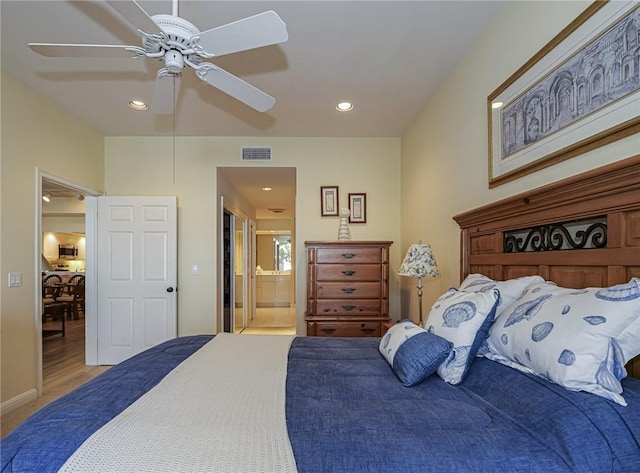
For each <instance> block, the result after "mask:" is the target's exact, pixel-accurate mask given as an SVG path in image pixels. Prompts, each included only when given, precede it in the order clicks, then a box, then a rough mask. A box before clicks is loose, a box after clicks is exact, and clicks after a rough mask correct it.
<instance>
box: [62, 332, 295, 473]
mask: <svg viewBox="0 0 640 473" xmlns="http://www.w3.org/2000/svg"><path fill="white" fill-rule="evenodd" d="M292 340H293V337H290V336H268V335H233V334H226V333H223V334H218V335H217V336H216V337H215V338H214V339H213V340H212V341H211V342H209V343H208V344H206V345H205V346H204V347H202V348H201V349H200V350H198V351H197V352H196V353H195V354H194V355H193V356H191V357H189V358H188V359H187V360H185V361H184V362H183V363H182V364H180V365H178V366H177V367H176V368H175V369H174V370H173V371H172V372H171V373H169V374H168V375H167V376H166V377H165V378H164V379H163V380H162V381H161V382H160V383H159V384H158V385H157V386H156V387H155V388H153V389H152V390H151V391H149V392H148V393H147V394H145V395H144V396H143V397H141V398H140V399H138V400H137V401H136V402H135V403H133V404H132V405H131V406H129V407H128V408H127V409H126V410H124V411H123V412H122V413H121V414H120V415H118V416H117V417H115V418H114V419H113V420H111V421H110V422H109V423H107V424H106V425H105V426H104V427H102V428H101V429H100V430H98V431H97V432H96V433H94V434H93V435H92V436H91V437H89V438H88V439H87V440H86V441H85V442H84V443H83V444H82V446H81V447H80V448H79V449H78V450H77V451H76V452H75V453H74V454H73V456H72V457H71V458H69V460H68V461H67V462H66V463H65V465H64V466H63V467H62V469H61V470H60V471H62V472H71V471H73V472H83V473H84V472H87V473H88V472H100V473H105V472H119V473H122V472H136V473H142V472H153V473H156V472H185V473H186V472H294V471H296V465H295V460H294V457H293V451H292V449H291V444H290V443H289V436H288V434H287V426H286V419H285V382H286V370H287V356H288V351H289V346H290V344H291V341H292Z"/></svg>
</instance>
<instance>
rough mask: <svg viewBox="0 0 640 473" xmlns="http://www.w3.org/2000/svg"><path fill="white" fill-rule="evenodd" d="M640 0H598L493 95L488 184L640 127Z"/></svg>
mask: <svg viewBox="0 0 640 473" xmlns="http://www.w3.org/2000/svg"><path fill="white" fill-rule="evenodd" d="M638 31H640V5H639V4H638V3H637V2H636V1H608V0H605V1H595V2H593V3H592V4H591V5H590V6H589V7H588V8H587V9H586V10H585V11H584V12H583V13H582V14H581V15H579V16H578V17H577V18H576V19H575V20H574V21H573V22H572V23H571V24H569V25H568V26H567V27H566V28H565V29H564V30H563V31H562V32H561V33H560V34H558V35H557V36H556V37H555V38H554V39H553V40H551V41H550V42H549V43H548V44H547V45H546V46H545V47H544V48H542V49H541V50H540V51H539V52H538V53H537V54H536V55H535V56H534V57H532V58H531V59H530V60H529V61H528V62H527V63H526V64H525V65H523V66H522V67H521V68H520V69H519V70H518V71H517V72H515V73H514V74H513V75H512V76H511V77H510V78H509V79H507V81H505V82H504V83H503V84H502V85H500V87H498V88H497V89H496V90H495V91H494V92H492V93H491V94H490V95H489V96H488V98H487V113H488V122H489V187H495V186H498V185H500V184H504V183H505V182H508V181H511V180H513V179H517V178H518V177H521V176H523V175H526V174H528V173H531V172H534V171H537V170H539V169H542V168H544V167H547V166H550V165H552V164H555V163H557V162H559V161H562V160H565V159H568V158H571V157H574V156H577V155H579V154H582V153H584V152H586V151H588V150H591V149H594V148H597V147H599V146H602V145H605V144H607V143H610V142H612V141H615V140H618V139H621V138H624V137H626V136H629V135H631V134H633V133H637V132H639V131H640V114H639V113H638V102H639V101H640V74H638V70H637V69H638V46H639V44H640V36H639V34H638Z"/></svg>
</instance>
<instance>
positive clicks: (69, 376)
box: [0, 318, 109, 437]
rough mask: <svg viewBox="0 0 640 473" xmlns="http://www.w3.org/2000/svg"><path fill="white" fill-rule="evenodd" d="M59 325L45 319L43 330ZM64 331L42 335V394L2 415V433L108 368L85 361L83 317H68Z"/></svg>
mask: <svg viewBox="0 0 640 473" xmlns="http://www.w3.org/2000/svg"><path fill="white" fill-rule="evenodd" d="M58 327H60V322H51V321H48V322H47V323H45V324H43V325H42V328H43V329H44V330H47V329H54V330H55V329H57V328H58ZM65 331H66V333H65V336H64V337H62V336H61V335H52V336H50V337H46V338H43V339H42V353H43V366H42V368H43V369H42V374H43V383H42V396H40V397H39V398H37V399H35V400H34V401H31V402H29V403H28V404H25V405H24V406H21V407H19V408H17V409H15V410H13V411H11V412H9V413H7V414H4V415H3V416H2V420H1V422H0V431H1V434H0V435H1V436H2V437H4V436H5V435H6V434H8V433H9V432H11V431H12V430H13V429H14V428H15V426H16V425H18V424H19V423H20V422H22V421H23V420H24V419H26V418H27V417H28V416H29V415H31V414H32V413H33V412H35V411H37V410H38V409H40V408H41V407H43V406H45V405H47V404H49V403H50V402H51V401H54V400H56V399H57V398H59V397H60V396H62V395H63V394H66V393H68V392H69V391H71V390H72V389H75V388H76V387H78V386H80V385H81V384H84V383H86V382H87V381H89V380H90V379H92V378H94V377H95V376H97V375H99V374H100V373H102V372H104V371H106V370H107V369H109V367H108V366H87V365H85V364H84V318H81V319H80V320H67V321H66V330H65Z"/></svg>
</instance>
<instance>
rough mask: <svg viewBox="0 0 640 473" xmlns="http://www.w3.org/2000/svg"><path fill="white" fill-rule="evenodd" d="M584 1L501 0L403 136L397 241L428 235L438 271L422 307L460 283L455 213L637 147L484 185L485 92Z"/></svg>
mask: <svg viewBox="0 0 640 473" xmlns="http://www.w3.org/2000/svg"><path fill="white" fill-rule="evenodd" d="M590 3H591V2H508V3H506V4H505V6H504V8H503V10H502V12H501V14H500V15H499V16H498V17H497V18H496V19H495V21H494V22H493V23H492V24H491V25H490V27H489V28H488V29H487V30H486V31H485V32H484V33H483V35H482V36H481V37H480V39H479V41H478V42H477V44H476V46H475V48H473V50H471V51H470V52H469V53H468V54H467V56H466V57H465V58H464V60H463V61H462V62H461V63H460V64H459V66H458V67H457V69H456V71H455V72H454V73H453V74H452V75H451V76H450V77H449V78H448V79H447V82H446V84H444V85H443V86H442V87H441V88H440V90H439V91H438V92H437V93H436V94H435V96H434V97H433V99H432V100H431V101H430V102H429V104H428V105H427V107H426V108H425V110H424V111H423V112H422V114H421V115H420V117H419V118H418V119H417V120H416V121H415V123H414V124H413V126H412V127H411V128H410V129H409V130H407V132H406V133H405V134H404V136H403V137H402V199H401V203H402V205H401V208H402V244H401V246H402V247H403V249H404V248H406V247H408V245H409V244H410V243H411V242H415V241H417V240H419V239H422V240H423V241H426V242H429V243H430V244H431V245H432V247H433V250H434V253H435V257H436V260H437V262H438V264H439V266H440V270H441V273H442V276H441V277H440V278H437V279H429V280H427V282H426V290H425V297H424V306H425V309H424V310H425V314H426V313H428V310H429V307H430V306H431V304H432V303H433V302H434V300H435V299H436V298H437V297H438V296H439V295H440V294H441V293H442V292H444V291H445V290H446V289H448V288H449V287H453V286H457V285H458V283H459V277H460V275H459V267H460V265H459V258H460V251H459V241H460V239H459V230H458V227H457V225H456V223H455V222H454V221H453V220H452V216H453V215H456V214H458V213H460V212H464V211H466V210H470V209H472V208H475V207H478V206H480V205H484V204H487V203H489V202H493V201H496V200H499V199H502V198H505V197H508V196H511V195H514V194H518V193H520V192H523V191H525V190H527V189H533V188H536V187H539V186H541V185H544V184H547V183H549V182H553V181H557V180H559V179H562V178H565V177H568V176H571V175H574V174H576V173H580V172H583V171H586V170H588V169H592V168H595V167H598V166H601V165H604V164H607V163H609V162H613V161H616V160H620V159H623V158H626V157H629V156H631V155H633V154H637V153H638V150H639V149H640V146H639V145H640V139H639V137H638V135H636V136H633V137H630V138H627V139H625V140H622V141H618V142H616V143H613V144H611V145H609V146H607V147H603V148H600V149H597V150H594V151H592V152H589V153H587V154H585V155H582V156H579V157H575V158H572V159H570V160H568V161H564V162H562V163H560V164H557V165H555V166H552V167H549V168H546V169H544V170H542V171H539V172H537V173H535V174H532V175H529V176H526V177H523V178H521V179H518V180H516V181H512V182H510V183H507V184H504V185H502V186H499V187H497V188H494V189H489V188H488V185H487V181H488V177H487V176H488V171H487V162H488V152H487V131H486V130H487V111H486V100H487V96H488V95H489V94H490V93H491V92H493V91H494V90H495V89H496V88H497V87H498V86H499V85H500V84H502V83H503V82H504V81H505V80H506V79H507V78H508V77H509V76H510V75H511V74H512V73H514V72H515V71H516V70H517V69H518V68H519V67H520V66H522V65H523V64H524V63H526V62H527V61H528V60H529V58H531V57H532V56H533V55H534V54H535V53H536V52H537V51H538V50H539V49H541V48H542V47H543V46H544V45H545V44H546V43H547V42H549V40H551V38H552V37H554V36H555V35H556V34H557V33H559V32H560V31H561V30H562V29H563V28H564V27H565V26H566V25H567V24H569V23H570V22H571V21H572V20H573V19H574V18H575V17H576V16H577V15H578V14H579V13H580V12H581V11H583V10H584V9H585V8H586V6H587V5H589V4H590ZM523 25H530V27H527V28H524V27H523ZM401 292H402V298H401V301H402V307H403V309H404V310H405V312H407V313H411V314H415V313H416V312H417V296H416V295H415V289H414V288H413V287H411V285H410V284H409V282H403V286H402V291H401Z"/></svg>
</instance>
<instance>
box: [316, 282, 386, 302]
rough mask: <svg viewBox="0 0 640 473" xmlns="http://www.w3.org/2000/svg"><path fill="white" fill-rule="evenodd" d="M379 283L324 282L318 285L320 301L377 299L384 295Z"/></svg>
mask: <svg viewBox="0 0 640 473" xmlns="http://www.w3.org/2000/svg"><path fill="white" fill-rule="evenodd" d="M381 289H382V288H381V286H380V283H379V282H323V283H318V285H317V291H316V297H317V298H318V299H376V298H379V297H380V294H381V293H382V290H381Z"/></svg>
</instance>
